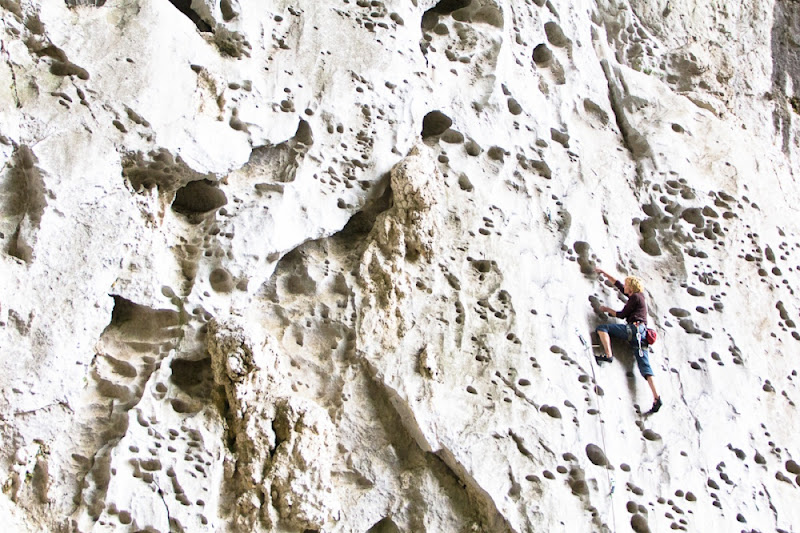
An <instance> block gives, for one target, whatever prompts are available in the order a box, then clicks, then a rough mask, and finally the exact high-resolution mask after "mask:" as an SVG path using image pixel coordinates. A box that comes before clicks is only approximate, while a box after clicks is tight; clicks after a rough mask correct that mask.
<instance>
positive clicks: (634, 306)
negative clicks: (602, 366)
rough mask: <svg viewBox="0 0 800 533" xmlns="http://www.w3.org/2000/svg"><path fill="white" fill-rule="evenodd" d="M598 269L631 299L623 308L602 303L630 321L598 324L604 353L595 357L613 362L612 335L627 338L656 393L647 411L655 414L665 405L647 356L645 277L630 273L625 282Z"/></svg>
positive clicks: (643, 375) (603, 306)
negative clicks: (643, 282) (619, 309)
mask: <svg viewBox="0 0 800 533" xmlns="http://www.w3.org/2000/svg"><path fill="white" fill-rule="evenodd" d="M595 272H597V273H598V274H602V275H603V276H605V277H606V278H608V281H610V282H611V283H612V284H613V285H614V286H615V287H616V288H617V289H619V290H620V291H621V292H622V293H623V294H625V295H626V296H627V297H628V301H627V302H626V303H625V307H623V308H622V310H621V311H614V310H613V309H611V308H610V307H606V306H605V305H602V306H600V311H603V312H605V313H608V314H609V315H611V316H613V317H616V318H624V319H625V321H626V322H627V324H601V325H599V326H597V330H596V331H597V336H598V337H599V338H600V343H601V344H602V345H603V350H604V351H605V356H598V357H596V359H597V361H598V362H601V361H602V362H606V363H610V362H611V361H612V360H613V355H612V353H611V337H615V338H617V339H625V340H627V341H628V343H629V344H630V346H631V349H632V350H633V353H634V354H636V364H637V365H638V366H639V373H640V374H642V377H643V378H644V379H645V380H647V384H648V385H650V390H651V391H652V392H653V407H651V408H650V410H649V411H648V412H647V413H645V414H653V413H656V412H658V410H659V409H661V405H662V404H661V397H660V396H659V395H658V392H657V391H656V385H655V383H654V382H653V369H652V368H650V361H649V360H648V358H647V355H648V350H647V348H648V344H647V342H646V341H645V335H646V334H647V302H646V301H645V299H644V285H643V284H642V280H641V279H639V278H637V277H635V276H629V277H627V278H625V283H624V284H623V283H622V282H620V281H619V280H618V279H616V278H614V277H613V276H612V275H611V274H609V273H608V272H606V271H605V270H603V269H602V268H595Z"/></svg>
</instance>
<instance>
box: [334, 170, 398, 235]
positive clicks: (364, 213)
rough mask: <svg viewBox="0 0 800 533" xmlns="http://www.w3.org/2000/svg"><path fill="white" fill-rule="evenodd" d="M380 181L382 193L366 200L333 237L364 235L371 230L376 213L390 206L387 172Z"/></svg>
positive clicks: (390, 191)
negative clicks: (383, 184)
mask: <svg viewBox="0 0 800 533" xmlns="http://www.w3.org/2000/svg"><path fill="white" fill-rule="evenodd" d="M380 181H381V182H384V183H385V188H384V191H383V193H382V194H380V195H379V196H376V197H375V198H373V199H372V200H368V201H367V203H366V204H364V207H363V208H361V210H360V211H359V212H358V213H356V214H355V215H353V216H352V217H350V220H348V221H347V224H345V226H344V227H343V228H342V229H341V231H339V232H338V233H336V234H334V237H336V238H340V239H347V240H352V239H357V238H363V237H366V236H367V235H368V234H369V232H370V231H372V227H373V226H374V225H375V220H377V218H378V215H380V214H381V213H383V212H384V211H387V210H389V209H390V208H391V207H392V205H393V203H394V202H393V198H394V197H393V194H392V187H391V183H390V180H389V175H388V174H387V175H386V176H385V177H384V178H382V179H381V180H380ZM379 183H380V182H379Z"/></svg>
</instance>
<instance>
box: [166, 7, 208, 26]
mask: <svg viewBox="0 0 800 533" xmlns="http://www.w3.org/2000/svg"><path fill="white" fill-rule="evenodd" d="M169 1H170V3H171V4H172V5H173V6H175V7H176V8H177V9H178V11H180V12H181V13H183V14H184V15H186V16H187V17H189V20H191V21H192V22H194V24H195V26H197V29H198V30H200V31H201V32H203V33H211V26H209V25H208V23H207V22H206V21H204V20H203V19H202V18H200V15H198V14H197V12H196V11H195V10H194V9H192V1H191V0H169Z"/></svg>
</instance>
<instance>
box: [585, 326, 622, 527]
mask: <svg viewBox="0 0 800 533" xmlns="http://www.w3.org/2000/svg"><path fill="white" fill-rule="evenodd" d="M575 333H577V334H578V338H579V339H580V341H581V344H583V349H584V352H586V355H587V357H588V358H589V367H590V368H591V369H592V383H594V396H595V401H596V402H597V414H598V416H599V417H600V438H601V439H602V441H603V454H604V455H605V456H606V461H608V453H606V428H605V426H604V425H603V408H602V407H603V406H602V401H601V399H600V395H599V394H598V393H597V386H598V385H597V376H596V375H595V373H594V363H593V362H592V358H593V354H592V353H591V349H592V347H591V346H590V345H589V343H587V342H586V339H584V338H583V335H581V332H580V331H578V328H575ZM606 480H607V481H608V485H609V487H611V489H610V491H609V493H608V495H609V496H610V497H611V523H612V524H613V525H614V528H613V530H612V531H616V530H617V513H616V511H615V510H614V488H615V484H614V478H613V477H612V476H611V473H610V469H609V468H608V465H606Z"/></svg>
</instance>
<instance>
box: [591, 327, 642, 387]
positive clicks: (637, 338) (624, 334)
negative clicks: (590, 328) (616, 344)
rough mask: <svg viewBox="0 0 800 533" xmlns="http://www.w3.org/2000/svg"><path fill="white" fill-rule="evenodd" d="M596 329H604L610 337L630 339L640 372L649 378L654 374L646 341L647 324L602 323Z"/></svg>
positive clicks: (629, 342)
mask: <svg viewBox="0 0 800 533" xmlns="http://www.w3.org/2000/svg"><path fill="white" fill-rule="evenodd" d="M595 331H604V332H606V333H608V336H609V337H614V338H615V339H625V340H626V341H628V344H630V346H631V350H633V353H634V355H636V365H637V366H638V367H639V373H640V374H641V375H642V377H643V378H645V379H647V376H652V375H653V369H652V368H650V360H649V359H648V358H647V356H648V352H647V344H645V342H644V336H645V334H646V333H647V326H645V325H644V324H640V325H639V326H635V325H633V324H600V325H599V326H597V329H596V330H595ZM640 346H641V349H640Z"/></svg>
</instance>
